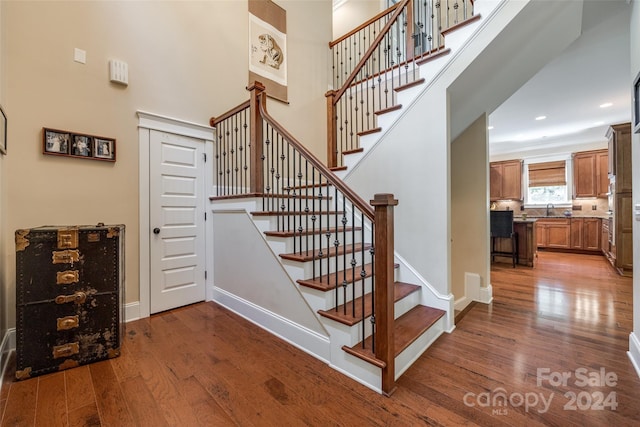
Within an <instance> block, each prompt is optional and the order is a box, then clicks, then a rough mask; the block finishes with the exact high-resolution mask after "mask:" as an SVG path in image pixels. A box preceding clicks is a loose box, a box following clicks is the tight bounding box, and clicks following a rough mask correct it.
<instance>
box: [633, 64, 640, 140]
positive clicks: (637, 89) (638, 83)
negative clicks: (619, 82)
mask: <svg viewBox="0 0 640 427" xmlns="http://www.w3.org/2000/svg"><path fill="white" fill-rule="evenodd" d="M633 131H634V132H635V133H640V72H639V73H638V75H637V76H636V78H635V80H634V81H633Z"/></svg>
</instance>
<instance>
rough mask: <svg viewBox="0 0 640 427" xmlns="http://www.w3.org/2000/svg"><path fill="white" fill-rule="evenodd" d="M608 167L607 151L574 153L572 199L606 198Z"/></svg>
mask: <svg viewBox="0 0 640 427" xmlns="http://www.w3.org/2000/svg"><path fill="white" fill-rule="evenodd" d="M608 167H609V163H608V151H607V150H596V151H581V152H579V153H574V154H573V197H607V192H608V188H609V176H608V173H607V172H608Z"/></svg>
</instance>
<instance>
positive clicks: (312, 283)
mask: <svg viewBox="0 0 640 427" xmlns="http://www.w3.org/2000/svg"><path fill="white" fill-rule="evenodd" d="M398 267H399V264H395V265H394V268H398ZM372 268H373V265H372V264H365V265H364V272H365V275H364V278H365V279H366V278H367V277H371V272H372ZM360 271H362V268H361V267H360V266H356V268H355V272H354V271H353V270H352V269H351V268H347V269H346V270H342V271H339V272H338V276H337V277H338V278H337V282H339V283H340V284H342V282H343V281H345V282H347V283H353V282H355V281H358V280H360V279H361V278H362V276H360ZM297 283H298V284H299V285H301V286H306V287H307V288H312V289H317V290H319V291H325V292H326V291H331V290H333V289H335V287H336V273H329V274H324V275H322V276H320V277H319V278H317V279H299V280H298V281H297Z"/></svg>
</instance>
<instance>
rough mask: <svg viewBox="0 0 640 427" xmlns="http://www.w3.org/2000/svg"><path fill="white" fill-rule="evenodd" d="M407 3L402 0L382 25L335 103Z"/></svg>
mask: <svg viewBox="0 0 640 427" xmlns="http://www.w3.org/2000/svg"><path fill="white" fill-rule="evenodd" d="M407 3H409V0H402V2H400V3H398V7H397V8H396V10H395V11H394V12H393V14H392V15H391V18H389V21H388V22H387V23H386V24H385V26H384V27H382V29H381V30H380V33H379V34H378V35H377V36H376V38H375V39H374V40H373V42H371V46H369V48H368V49H367V51H366V52H365V54H364V55H363V56H362V59H360V61H359V62H358V64H357V65H356V66H355V67H354V69H353V71H352V72H351V74H349V77H347V79H346V80H345V81H344V83H343V84H342V87H341V88H340V89H339V90H338V91H337V92H336V94H335V97H334V99H333V102H334V104H335V103H337V102H338V100H339V99H340V98H341V97H342V95H343V94H344V93H345V91H346V90H347V88H348V87H349V86H350V85H351V83H352V82H353V81H354V80H355V78H356V76H357V75H358V73H359V72H360V69H361V68H362V67H363V66H364V64H366V63H367V61H368V60H369V58H370V57H371V55H373V52H375V51H376V49H378V45H379V44H380V42H381V41H382V40H383V39H384V38H385V37H386V35H387V33H388V32H389V29H390V28H391V26H392V25H393V24H394V23H395V22H396V21H397V20H398V16H400V13H401V12H402V10H403V9H404V8H405V7H406V6H407Z"/></svg>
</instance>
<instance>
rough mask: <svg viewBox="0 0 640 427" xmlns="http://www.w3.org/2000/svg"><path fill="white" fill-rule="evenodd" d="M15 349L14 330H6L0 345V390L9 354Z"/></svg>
mask: <svg viewBox="0 0 640 427" xmlns="http://www.w3.org/2000/svg"><path fill="white" fill-rule="evenodd" d="M15 349H16V328H11V329H8V330H7V332H6V333H5V334H4V337H2V345H0V388H2V380H3V378H4V372H5V370H6V369H7V365H8V363H9V356H10V355H11V352H12V351H14V350H15Z"/></svg>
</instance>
